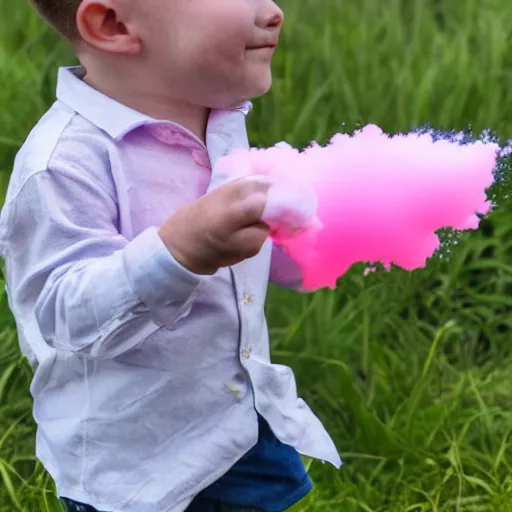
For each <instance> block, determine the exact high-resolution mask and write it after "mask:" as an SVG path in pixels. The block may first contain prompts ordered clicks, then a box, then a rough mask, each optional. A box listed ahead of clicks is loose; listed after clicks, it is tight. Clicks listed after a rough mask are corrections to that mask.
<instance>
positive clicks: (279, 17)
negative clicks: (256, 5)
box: [256, 0, 284, 28]
mask: <svg viewBox="0 0 512 512" xmlns="http://www.w3.org/2000/svg"><path fill="white" fill-rule="evenodd" d="M283 22H284V13H283V11H282V10H281V8H280V7H279V6H278V5H277V4H276V3H275V2H274V1H273V0H263V1H262V2H261V7H260V9H259V12H258V16H257V20H256V24H257V25H258V26H260V27H262V28H279V27H280V26H281V25H282V24H283Z"/></svg>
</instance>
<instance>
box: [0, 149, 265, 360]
mask: <svg viewBox="0 0 512 512" xmlns="http://www.w3.org/2000/svg"><path fill="white" fill-rule="evenodd" d="M69 162H72V165H70V164H69ZM101 165H103V166H105V164H104V163H103V162H102V159H101V158H98V156H97V155H95V154H94V152H92V151H91V154H89V153H88V152H87V149H86V148H85V149H81V153H80V154H79V155H76V154H73V155H67V158H65V159H64V160H63V159H62V158H60V159H57V160H56V159H55V158H54V159H53V160H52V161H51V162H50V165H49V166H48V168H46V169H42V170H40V171H38V172H31V173H30V175H29V177H28V178H25V179H24V182H23V183H22V185H21V186H20V187H18V189H17V193H16V194H13V197H9V198H8V201H7V203H6V205H5V206H4V208H3V210H2V237H1V238H2V242H3V246H4V247H5V249H4V252H5V259H6V278H7V285H8V287H9V292H10V298H11V306H12V307H13V310H14V311H15V312H16V314H17V316H18V318H19V319H20V320H21V322H23V321H30V319H31V318H32V317H33V316H34V314H35V319H36V321H37V324H38V327H39V330H40V331H41V333H42V336H43V338H44V339H45V341H46V342H47V343H48V344H49V345H50V346H54V347H56V348H57V349H60V350H63V351H71V352H77V353H81V354H83V355H85V356H88V357H99V358H112V357H116V356H118V355H120V354H122V353H124V352H126V351H128V350H130V349H132V348H133V347H135V346H137V345H138V344H140V343H142V342H143V341H144V340H145V339H146V338H147V337H148V336H149V335H150V334H152V333H153V332H154V331H156V330H157V329H159V328H161V327H162V326H170V325H172V324H173V322H175V320H176V319H177V318H178V317H180V316H181V315H182V314H183V312H186V311H187V309H188V307H191V302H192V301H191V297H192V296H193V292H194V290H195V289H196V287H197V285H198V284H199V282H200V280H201V279H204V278H205V277H203V276H201V275H199V274H201V273H204V274H207V273H213V272H214V271H215V270H216V269H217V268H219V267H220V266H224V265H225V264H226V261H232V260H233V261H236V260H237V259H238V260H241V259H245V258H246V257H249V256H252V255H254V254H256V253H257V252H258V251H259V246H258V243H259V242H258V240H259V239H261V243H263V242H264V240H265V238H266V236H267V233H266V232H261V233H260V234H258V233H259V232H258V230H260V231H262V228H261V227H258V226H256V227H254V226H253V224H254V219H259V217H260V216H261V211H262V209H263V206H264V203H265V195H264V194H262V193H261V192H262V191H261V190H259V191H258V190H256V189H257V187H258V185H254V184H250V183H249V184H245V185H244V184H238V185H234V186H231V188H229V189H228V190H227V191H226V189H222V190H221V189H219V190H218V191H216V192H215V194H216V195H215V194H214V193H212V194H211V195H209V196H205V197H204V198H202V199H201V200H199V201H196V203H194V204H193V205H189V206H188V207H185V208H184V209H182V210H184V211H181V213H180V214H178V213H179V212H180V210H178V212H176V214H175V215H174V216H173V217H171V219H169V221H168V222H167V223H165V224H164V226H162V227H161V229H160V233H159V230H158V228H157V227H156V226H155V227H151V228H149V229H147V230H145V231H144V232H142V233H141V234H140V235H139V236H136V237H135V238H134V239H133V240H128V239H127V238H125V237H124V236H123V235H122V234H120V232H119V230H118V229H117V225H118V223H119V217H118V204H117V201H116V198H115V194H114V190H113V187H110V188H109V186H108V184H107V183H106V180H105V181H102V180H101V179H100V176H101V175H102V173H105V175H108V169H98V166H101ZM237 187H238V188H237ZM243 187H245V188H243ZM247 187H249V188H250V187H252V188H250V190H249V189H247ZM259 187H260V188H261V185H260V186H259ZM255 191H256V192H255ZM228 196H229V197H228ZM219 205H221V206H219ZM258 205H261V206H258ZM187 212H188V213H187ZM199 212H202V213H203V214H205V213H206V215H204V216H203V215H198V213H199ZM219 226H220V227H221V228H222V229H220V228H219ZM258 236H259V238H258ZM164 241H165V242H164ZM174 245H175V246H176V247H177V251H176V253H175V254H176V255H177V256H176V258H174V257H173V256H172V253H173V246H174ZM178 255H179V256H178ZM201 255H203V256H201ZM204 255H207V257H208V260H207V262H208V267H206V265H205V261H206V260H205V259H204ZM178 259H179V260H180V262H178ZM189 263H190V266H189ZM186 266H189V268H190V269H191V270H188V269H187V268H185V267H186Z"/></svg>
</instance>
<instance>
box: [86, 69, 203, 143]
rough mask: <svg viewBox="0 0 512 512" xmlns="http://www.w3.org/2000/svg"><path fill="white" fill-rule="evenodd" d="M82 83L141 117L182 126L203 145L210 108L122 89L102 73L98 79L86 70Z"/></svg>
mask: <svg viewBox="0 0 512 512" xmlns="http://www.w3.org/2000/svg"><path fill="white" fill-rule="evenodd" d="M98 76H99V75H98ZM84 82H86V83H87V84H88V85H90V86H91V87H93V88H94V89H96V90H98V91H99V92H101V93H102V94H105V95H106V96H108V97H110V98H112V99H114V100H116V101H118V102H119V103H122V104H123V105H126V106H127V107H130V108H132V109H133V110H136V111H138V112H140V113H142V114H144V115H147V116H149V117H152V118H154V119H158V120H166V121H172V122H174V123H177V124H179V125H181V126H183V127H184V128H186V129H187V130H189V131H190V132H192V133H193V134H194V135H196V136H197V137H199V139H200V140H201V141H202V142H203V143H205V144H206V125H207V123H208V116H209V113H210V109H208V108H206V107H203V106H200V105H193V104H189V103H185V102H181V101H175V100H173V99H171V98H168V97H164V96H160V95H158V94H151V93H142V92H141V91H138V90H137V88H136V87H135V88H128V87H126V88H122V87H119V81H118V80H109V78H108V75H105V74H103V76H102V78H101V79H98V78H97V76H96V74H95V73H91V72H90V71H89V70H88V71H87V74H86V75H85V77H84Z"/></svg>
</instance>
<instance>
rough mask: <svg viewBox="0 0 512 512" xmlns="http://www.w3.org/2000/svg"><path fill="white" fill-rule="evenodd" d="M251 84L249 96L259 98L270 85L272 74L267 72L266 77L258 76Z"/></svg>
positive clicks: (265, 92)
mask: <svg viewBox="0 0 512 512" xmlns="http://www.w3.org/2000/svg"><path fill="white" fill-rule="evenodd" d="M251 85H252V87H251V98H259V97H260V96H263V95H265V94H267V92H268V91H269V90H270V88H271V87H272V75H271V74H270V73H269V75H268V77H261V76H260V77H259V78H258V80H257V81H255V83H253V84H251Z"/></svg>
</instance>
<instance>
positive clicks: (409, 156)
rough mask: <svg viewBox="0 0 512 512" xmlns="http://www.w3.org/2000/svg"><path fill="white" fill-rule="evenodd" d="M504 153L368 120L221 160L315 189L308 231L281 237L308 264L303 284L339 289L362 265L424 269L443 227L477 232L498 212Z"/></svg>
mask: <svg viewBox="0 0 512 512" xmlns="http://www.w3.org/2000/svg"><path fill="white" fill-rule="evenodd" d="M498 150H499V147H498V146H497V145H496V144H492V143H484V142H481V141H477V142H474V143H472V144H468V145H460V144H458V143H456V142H453V143H452V142H448V141H445V140H439V141H437V142H434V141H433V140H432V137H431V136H430V135H428V134H422V135H419V134H416V133H412V134H408V135H398V136H394V137H389V136H388V135H386V134H384V133H383V132H382V131H381V130H380V128H378V127H377V126H374V125H369V126H367V127H365V128H364V129H362V130H360V131H359V132H356V133H355V134H354V135H353V136H348V135H342V134H337V135H335V136H334V137H333V138H332V139H331V142H330V144H329V145H327V146H325V147H321V146H318V145H313V146H311V147H309V148H307V149H306V150H304V151H303V152H299V151H297V150H296V149H294V148H291V147H290V146H287V145H279V146H278V147H273V148H269V149H259V150H258V149H251V150H237V151H235V152H234V153H232V154H231V155H230V156H228V157H225V158H223V159H222V160H221V162H219V165H220V167H221V169H222V172H225V173H227V174H230V175H232V176H250V175H265V176H267V177H268V178H269V179H270V181H271V182H272V183H274V184H275V185H276V187H281V189H283V187H290V188H295V189H297V190H301V189H302V190H306V189H307V190H309V191H313V192H314V193H315V194H316V199H317V204H318V207H317V211H316V217H317V218H315V219H312V222H311V223H310V224H309V225H308V226H306V227H305V230H303V231H302V232H300V233H298V234H297V232H292V233H291V232H290V231H289V230H282V231H279V230H274V231H273V235H272V236H273V238H274V240H275V241H276V242H277V243H279V244H281V245H283V246H284V247H285V248H286V249H287V250H288V252H289V255H290V257H291V258H293V259H294V260H295V261H296V262H297V263H298V264H299V265H300V267H301V269H302V272H303V275H304V282H303V287H304V289H305V290H316V289H318V288H321V287H325V286H328V287H331V288H334V287H335V284H336V280H337V279H338V278H339V277H340V276H341V275H343V274H344V273H345V272H346V271H347V270H348V269H349V268H350V267H351V266H352V265H353V264H354V263H357V262H370V263H374V262H381V263H382V264H383V265H384V266H385V267H387V268H389V266H390V265H391V264H395V265H398V266H400V267H402V268H404V269H406V270H413V269H416V268H419V267H422V266H424V265H425V263H426V261H427V259H428V258H429V257H431V256H432V255H433V254H434V252H435V251H436V249H437V248H438V247H439V239H438V237H437V236H436V235H435V233H434V232H435V231H437V230H438V229H441V228H445V227H451V228H454V229H457V230H464V229H476V228H477V227H478V224H479V219H478V217H477V216H476V213H480V214H486V213H487V212H488V211H489V209H490V204H489V202H488V201H487V197H486V189H487V188H488V187H489V186H490V185H491V184H492V182H493V169H494V167H495V165H496V159H497V151H498ZM288 195H290V194H288Z"/></svg>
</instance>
